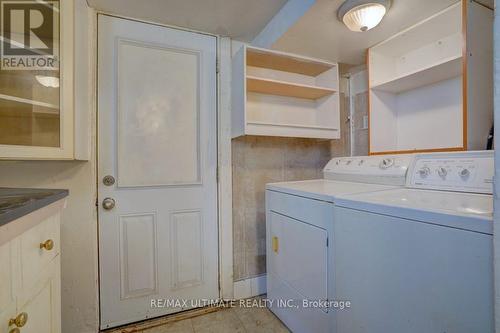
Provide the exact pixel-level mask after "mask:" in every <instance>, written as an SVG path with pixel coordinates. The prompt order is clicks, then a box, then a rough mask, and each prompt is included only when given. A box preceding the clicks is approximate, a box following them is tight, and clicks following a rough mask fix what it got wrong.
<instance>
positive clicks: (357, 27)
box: [337, 0, 390, 32]
mask: <svg viewBox="0 0 500 333" xmlns="http://www.w3.org/2000/svg"><path fill="white" fill-rule="evenodd" d="M389 7H390V1H389V0H386V1H383V0H347V1H346V2H344V3H343V4H342V6H340V8H339V10H338V13H337V15H338V18H339V20H341V21H342V22H344V24H345V25H346V26H347V27H348V28H349V30H352V31H356V32H364V31H368V30H370V29H372V28H374V27H376V26H377V25H378V24H379V23H380V22H381V21H382V19H383V18H384V15H385V13H386V12H387V10H388V9H389Z"/></svg>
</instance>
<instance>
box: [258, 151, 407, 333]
mask: <svg viewBox="0 0 500 333" xmlns="http://www.w3.org/2000/svg"><path fill="white" fill-rule="evenodd" d="M411 160H412V156H411V155H398V156H383V157H382V156H371V157H354V158H334V159H332V160H331V161H330V162H329V163H328V164H327V166H326V167H325V169H324V179H320V180H308V181H299V182H286V183H276V184H268V185H267V190H266V225H267V297H268V300H269V301H270V304H269V305H270V309H271V311H273V312H274V313H275V314H276V315H277V316H278V317H279V318H280V319H281V320H282V321H283V322H284V323H285V324H286V325H287V326H288V328H290V329H291V330H292V331H293V332H296V333H301V332H311V333H313V332H314V333H320V332H332V330H333V328H334V327H335V323H334V320H335V318H334V314H335V313H334V311H332V309H331V305H330V304H329V303H325V302H328V301H331V300H334V295H335V293H334V288H333V287H334V284H333V264H334V253H333V244H332V239H333V234H332V231H333V225H334V223H335V221H334V215H333V214H334V208H333V207H334V202H335V200H336V197H337V196H338V195H341V194H353V193H366V192H375V191H384V190H389V189H394V188H398V187H402V186H404V184H405V176H406V173H407V170H408V168H409V165H410V162H411ZM303 300H306V301H310V303H307V304H304V303H303ZM329 307H330V308H329Z"/></svg>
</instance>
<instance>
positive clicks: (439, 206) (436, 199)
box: [335, 188, 493, 234]
mask: <svg viewBox="0 0 500 333" xmlns="http://www.w3.org/2000/svg"><path fill="white" fill-rule="evenodd" d="M335 204H336V205H337V206H340V207H345V208H352V209H356V210H362V211H368V212H373V213H378V214H384V215H390V216H395V217H400V218H405V219H410V220H415V221H421V222H425V223H431V224H437V225H442V226H446V227H453V228H459V229H464V230H470V231H476V232H482V233H487V234H492V233H493V223H492V221H493V197H492V196H491V195H487V194H475V193H460V192H444V191H432V190H417V189H408V188H401V189H393V190H388V191H382V192H372V193H361V194H353V195H345V196H340V197H337V199H336V201H335Z"/></svg>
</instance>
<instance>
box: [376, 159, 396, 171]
mask: <svg viewBox="0 0 500 333" xmlns="http://www.w3.org/2000/svg"><path fill="white" fill-rule="evenodd" d="M393 164H394V159H392V158H384V159H383V160H382V161H380V164H379V167H380V169H388V168H390V167H391V166H392V165H393Z"/></svg>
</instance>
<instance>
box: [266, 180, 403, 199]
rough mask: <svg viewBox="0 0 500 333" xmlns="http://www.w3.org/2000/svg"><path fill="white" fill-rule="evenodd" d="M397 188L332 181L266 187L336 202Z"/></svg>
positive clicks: (290, 183) (272, 184)
mask: <svg viewBox="0 0 500 333" xmlns="http://www.w3.org/2000/svg"><path fill="white" fill-rule="evenodd" d="M393 188H395V187H394V186H385V185H377V184H364V183H351V182H341V181H332V180H324V179H317V180H304V181H296V182H284V183H271V184H267V185H266V189H268V190H271V191H275V192H281V193H287V194H292V195H297V196H301V197H307V198H312V199H316V200H323V201H328V202H334V199H335V198H336V197H337V196H338V195H341V194H344V195H345V194H354V193H362V192H370V191H382V190H389V189H393Z"/></svg>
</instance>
